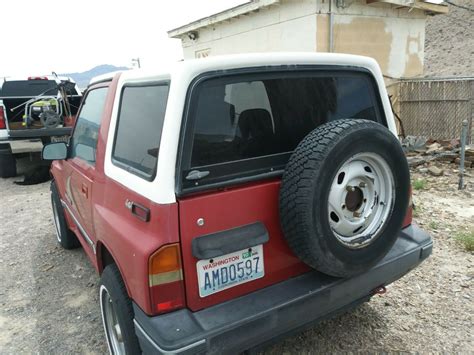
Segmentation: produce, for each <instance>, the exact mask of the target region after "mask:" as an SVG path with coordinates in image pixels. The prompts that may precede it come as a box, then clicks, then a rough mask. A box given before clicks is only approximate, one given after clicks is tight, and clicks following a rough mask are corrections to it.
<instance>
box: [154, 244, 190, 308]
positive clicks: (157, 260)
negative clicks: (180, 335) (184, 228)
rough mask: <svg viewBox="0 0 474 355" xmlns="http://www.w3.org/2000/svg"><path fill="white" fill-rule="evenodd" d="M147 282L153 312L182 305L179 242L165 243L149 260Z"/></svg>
mask: <svg viewBox="0 0 474 355" xmlns="http://www.w3.org/2000/svg"><path fill="white" fill-rule="evenodd" d="M148 269H149V272H148V274H149V275H148V280H149V281H148V282H149V286H150V295H151V304H152V309H153V311H154V313H166V312H170V311H173V310H176V309H178V308H182V307H184V285H183V269H182V263H181V252H180V249H179V244H177V243H176V244H170V245H165V246H164V247H162V248H160V249H158V251H156V252H155V253H154V254H153V255H152V256H151V257H150V260H149V264H148Z"/></svg>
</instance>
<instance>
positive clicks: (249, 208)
mask: <svg viewBox="0 0 474 355" xmlns="http://www.w3.org/2000/svg"><path fill="white" fill-rule="evenodd" d="M279 189H280V182H279V181H270V182H263V183H262V182H259V183H257V184H248V185H246V186H243V187H238V188H234V189H230V190H227V191H221V192H213V193H209V194H202V195H198V196H193V197H189V198H184V199H181V200H180V201H179V214H180V228H181V248H182V250H181V253H182V257H183V269H184V279H185V285H186V299H187V305H188V307H189V308H190V309H191V310H193V311H197V310H199V309H202V308H206V307H209V306H212V305H214V304H217V303H220V302H224V301H226V300H230V299H232V298H235V297H239V296H242V295H244V294H247V293H250V292H253V291H255V290H258V289H260V288H263V287H267V286H269V285H272V284H275V283H277V282H281V281H284V280H286V279H288V278H290V277H294V276H297V275H300V274H302V273H304V272H307V271H309V270H310V269H309V267H308V266H306V265H305V264H303V263H302V262H301V261H300V260H299V259H298V258H297V257H296V256H295V255H294V254H293V253H292V252H291V250H290V249H289V247H288V245H287V244H286V242H285V240H284V239H283V235H282V232H281V230H280V219H279V214H278V195H279ZM198 218H203V219H204V225H203V226H202V227H200V226H198V225H197V223H196V221H197V220H198ZM258 221H260V222H262V223H264V224H265V226H266V228H267V230H268V233H269V236H270V240H269V241H268V242H267V243H265V244H264V245H263V257H264V263H265V276H264V277H263V278H261V279H258V280H254V281H250V282H247V283H245V284H242V285H238V286H235V287H232V288H229V289H227V290H224V291H221V292H218V293H215V294H213V295H210V296H207V297H204V298H201V297H200V296H199V290H198V280H197V271H196V263H197V262H198V260H197V259H196V258H195V257H193V255H192V250H191V241H192V239H194V238H196V237H198V236H202V235H206V234H209V233H214V232H219V231H223V230H227V229H231V228H235V227H239V226H243V225H246V224H251V223H254V222H258Z"/></svg>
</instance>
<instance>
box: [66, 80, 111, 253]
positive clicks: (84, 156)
mask: <svg viewBox="0 0 474 355" xmlns="http://www.w3.org/2000/svg"><path fill="white" fill-rule="evenodd" d="M107 92H108V84H101V85H98V86H96V87H94V88H92V89H90V90H89V91H88V93H87V96H86V97H85V99H84V101H83V104H82V107H81V110H80V112H79V117H78V120H77V124H76V126H75V129H74V132H73V134H72V136H71V139H70V143H69V149H70V151H69V158H68V159H67V161H66V162H65V164H64V169H65V176H66V192H65V196H66V201H65V203H66V205H67V206H66V208H67V209H68V211H69V212H70V213H71V214H72V216H73V218H74V220H75V222H76V224H77V225H78V228H79V230H80V232H81V234H82V237H83V238H84V240H85V241H86V242H87V243H88V244H89V246H90V249H92V250H94V245H95V232H94V226H93V218H92V203H91V197H92V193H93V191H92V189H93V185H94V184H93V182H94V179H95V177H96V150H97V141H98V137H99V127H100V124H101V121H102V117H103V112H104V107H105V100H106V97H107Z"/></svg>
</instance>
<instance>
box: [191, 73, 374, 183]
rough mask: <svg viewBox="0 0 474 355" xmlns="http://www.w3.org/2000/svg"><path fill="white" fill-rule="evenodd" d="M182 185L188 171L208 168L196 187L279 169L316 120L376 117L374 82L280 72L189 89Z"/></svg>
mask: <svg viewBox="0 0 474 355" xmlns="http://www.w3.org/2000/svg"><path fill="white" fill-rule="evenodd" d="M190 108H191V110H190V114H189V117H188V120H189V123H188V132H187V133H186V134H187V138H186V140H185V142H186V143H188V142H190V144H189V145H188V146H185V147H184V149H185V152H184V166H183V168H184V170H185V171H184V174H185V175H184V183H183V186H185V187H186V186H189V187H190V186H193V185H194V186H196V183H195V182H194V180H193V181H189V179H186V176H187V175H186V173H187V172H189V171H191V170H200V171H201V170H203V171H206V172H209V174H207V175H206V177H204V178H202V179H200V181H199V183H198V184H199V185H203V184H206V183H207V184H212V183H216V182H220V181H229V180H232V179H239V178H242V177H248V176H251V175H256V174H262V173H266V172H267V173H268V172H274V171H275V170H278V169H282V168H283V167H284V165H285V164H286V162H287V160H288V158H289V154H291V152H292V151H293V150H294V149H295V147H296V146H297V145H298V143H299V142H301V140H302V139H303V138H304V137H305V136H306V135H307V134H308V133H309V132H311V131H312V130H313V129H315V128H316V127H318V126H319V125H321V124H323V123H325V122H329V121H332V120H337V119H342V118H362V119H368V120H373V121H381V122H383V118H382V111H381V107H380V104H379V102H378V99H377V94H376V91H375V85H374V81H373V79H372V77H371V76H369V75H368V74H366V73H359V72H348V71H341V72H328V71H327V70H325V71H320V72H315V71H312V72H280V73H261V74H256V73H254V74H242V75H233V76H227V77H219V78H211V79H208V80H204V81H202V82H201V83H200V84H198V85H197V86H196V88H195V89H194V90H193V95H192V98H191V103H190Z"/></svg>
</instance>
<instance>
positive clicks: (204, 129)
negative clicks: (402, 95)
mask: <svg viewBox="0 0 474 355" xmlns="http://www.w3.org/2000/svg"><path fill="white" fill-rule="evenodd" d="M43 158H44V159H48V160H55V161H54V162H53V164H52V168H51V173H52V175H53V178H54V179H53V181H52V184H51V200H52V206H53V213H54V221H55V225H56V231H57V239H58V242H59V243H60V244H61V245H62V246H63V247H65V248H66V249H69V248H74V247H78V246H80V245H82V247H83V248H84V250H85V252H86V254H87V255H88V256H89V258H90V260H91V261H92V263H93V265H94V266H95V268H96V269H97V271H98V272H99V273H100V275H101V281H100V290H99V292H100V305H101V310H102V318H103V323H104V328H105V333H106V338H107V342H108V345H109V349H110V351H111V353H113V354H124V353H129V354H134V353H139V352H144V353H163V354H169V353H219V354H220V353H235V352H238V351H243V350H246V349H252V348H255V347H256V346H257V345H261V344H262V343H267V342H269V341H271V340H275V339H278V338H281V336H283V335H284V334H286V333H289V332H291V331H294V330H295V329H299V328H302V327H304V326H307V325H309V324H312V323H313V322H315V321H318V320H320V319H322V318H324V317H327V316H330V315H331V314H334V313H336V312H340V311H341V310H344V309H347V308H350V307H354V306H356V305H358V304H360V303H362V302H364V301H368V300H369V299H370V298H371V296H372V295H374V293H375V292H376V291H377V290H378V289H379V288H381V287H382V288H383V287H384V286H385V285H387V284H389V283H391V282H393V281H394V280H396V279H398V278H400V277H401V276H403V275H404V274H405V273H407V272H408V271H409V270H411V269H413V268H414V267H415V266H416V265H418V264H419V263H420V262H421V261H422V260H424V259H425V258H426V257H428V255H429V254H430V253H431V249H432V241H431V239H430V237H429V236H428V235H427V234H426V233H425V232H423V231H422V230H420V229H419V228H418V227H416V226H415V225H413V224H412V223H411V222H412V221H411V207H410V206H409V205H410V181H409V170H408V167H407V163H406V160H405V157H404V155H403V152H402V149H401V146H400V144H399V142H398V139H397V138H396V127H395V123H394V119H393V116H392V111H391V106H390V103H389V100H388V97H387V93H386V90H385V86H384V81H383V78H382V74H381V72H380V69H379V67H378V65H377V64H376V62H375V61H374V60H372V59H370V58H365V57H359V56H350V55H341V54H302V53H299V54H298V53H292V54H259V55H257V54H256V55H238V56H225V57H214V58H209V59H202V60H191V61H184V62H180V63H177V64H176V65H174V66H172V67H170V68H168V70H166V71H165V70H164V71H162V72H146V71H140V70H134V71H128V72H124V73H121V74H120V73H119V74H115V75H113V76H105V77H104V76H103V77H100V78H97V79H95V80H93V81H92V83H91V84H90V86H89V88H88V89H87V92H86V94H85V98H84V100H83V102H82V105H81V108H80V110H79V114H78V119H77V122H76V125H75V128H74V131H73V134H72V136H71V138H70V141H69V144H67V145H66V144H65V143H54V144H50V145H48V146H46V147H45V148H44V150H43Z"/></svg>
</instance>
